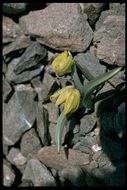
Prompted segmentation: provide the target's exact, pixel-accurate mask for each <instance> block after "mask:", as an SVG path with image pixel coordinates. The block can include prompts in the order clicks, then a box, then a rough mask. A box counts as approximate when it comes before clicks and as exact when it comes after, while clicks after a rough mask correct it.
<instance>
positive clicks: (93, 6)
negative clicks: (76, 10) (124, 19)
mask: <svg viewBox="0 0 127 190" xmlns="http://www.w3.org/2000/svg"><path fill="white" fill-rule="evenodd" d="M79 4H80V6H81V8H82V11H83V12H84V13H85V14H87V17H88V22H89V24H90V25H93V24H94V23H95V22H96V21H97V19H98V17H99V16H100V13H101V12H102V11H103V9H104V8H105V7H106V6H107V3H79Z"/></svg>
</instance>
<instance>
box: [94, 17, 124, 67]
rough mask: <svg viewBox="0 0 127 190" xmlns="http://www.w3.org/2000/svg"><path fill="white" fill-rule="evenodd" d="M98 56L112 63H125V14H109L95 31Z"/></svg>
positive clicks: (121, 64) (122, 64)
mask: <svg viewBox="0 0 127 190" xmlns="http://www.w3.org/2000/svg"><path fill="white" fill-rule="evenodd" d="M95 42H97V52H96V53H97V57H98V58H99V59H100V60H101V61H104V62H106V63H108V64H111V65H119V66H124V65H125V16H113V15H111V16H107V17H106V19H105V21H104V22H103V24H102V25H101V28H100V29H98V30H97V31H96V32H95V33H94V39H93V43H95Z"/></svg>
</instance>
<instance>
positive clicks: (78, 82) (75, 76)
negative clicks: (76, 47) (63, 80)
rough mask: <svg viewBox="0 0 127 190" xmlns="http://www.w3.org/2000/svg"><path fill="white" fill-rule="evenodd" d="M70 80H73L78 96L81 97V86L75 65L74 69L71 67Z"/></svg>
mask: <svg viewBox="0 0 127 190" xmlns="http://www.w3.org/2000/svg"><path fill="white" fill-rule="evenodd" d="M72 78H73V80H74V83H75V87H76V88H77V89H78V90H79V91H80V94H81V95H82V94H83V85H82V83H81V81H80V78H79V76H78V73H77V68H76V65H74V67H73V72H72Z"/></svg>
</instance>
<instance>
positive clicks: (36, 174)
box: [22, 159, 56, 187]
mask: <svg viewBox="0 0 127 190" xmlns="http://www.w3.org/2000/svg"><path fill="white" fill-rule="evenodd" d="M22 181H23V182H32V183H33V184H34V186H35V187H38V186H41V187H43V186H44V187H46V186H56V181H55V179H54V177H53V176H52V174H51V173H50V172H49V170H48V169H47V168H46V166H45V165H43V164H42V163H41V162H40V161H39V160H37V159H31V160H29V162H28V163H27V165H26V168H25V171H24V173H23V176H22Z"/></svg>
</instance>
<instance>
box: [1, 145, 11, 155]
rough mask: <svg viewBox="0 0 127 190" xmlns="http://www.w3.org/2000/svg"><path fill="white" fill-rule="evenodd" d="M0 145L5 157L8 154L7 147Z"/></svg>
mask: <svg viewBox="0 0 127 190" xmlns="http://www.w3.org/2000/svg"><path fill="white" fill-rule="evenodd" d="M2 145H3V147H2V148H3V150H2V151H3V155H5V156H6V155H7V154H8V151H9V147H8V146H7V145H6V144H4V143H3V144H2Z"/></svg>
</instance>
